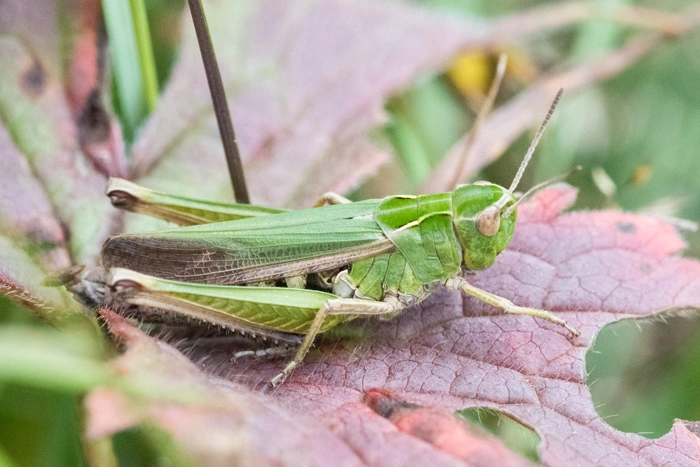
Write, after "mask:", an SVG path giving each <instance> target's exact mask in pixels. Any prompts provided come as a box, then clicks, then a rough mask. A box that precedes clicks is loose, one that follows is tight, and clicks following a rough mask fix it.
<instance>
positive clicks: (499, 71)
mask: <svg viewBox="0 0 700 467" xmlns="http://www.w3.org/2000/svg"><path fill="white" fill-rule="evenodd" d="M507 64H508V56H507V55H506V54H504V53H502V54H501V55H499V56H498V65H496V75H495V76H494V78H493V82H492V83H491V87H490V88H489V92H488V94H487V95H486V99H485V100H484V102H483V104H482V105H481V108H480V109H479V113H478V114H477V115H476V120H474V125H472V130H471V131H470V132H469V138H468V139H467V141H466V143H465V144H464V150H463V151H462V159H461V162H460V164H459V167H457V170H456V171H455V178H454V180H453V181H452V184H451V186H452V187H456V186H457V185H458V184H459V183H460V182H461V180H462V178H463V177H464V176H463V172H464V167H465V166H466V165H467V160H468V159H469V156H470V155H471V152H472V149H473V148H474V141H476V137H477V136H478V135H479V130H481V125H482V124H483V123H484V121H485V120H486V117H487V116H488V114H489V113H491V109H492V108H493V103H494V101H495V100H496V95H497V94H498V91H499V89H501V83H502V82H503V76H505V74H506V65H507Z"/></svg>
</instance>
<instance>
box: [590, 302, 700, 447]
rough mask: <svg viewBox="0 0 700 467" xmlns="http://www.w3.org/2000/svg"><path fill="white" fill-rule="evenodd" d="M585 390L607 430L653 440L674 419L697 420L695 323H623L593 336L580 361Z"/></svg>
mask: <svg viewBox="0 0 700 467" xmlns="http://www.w3.org/2000/svg"><path fill="white" fill-rule="evenodd" d="M586 368H587V371H588V380H587V384H588V387H589V388H590V391H591V397H592V399H593V404H594V405H595V408H596V411H597V412H598V415H600V416H601V417H602V418H603V419H604V420H605V421H606V422H607V423H608V424H609V425H611V426H612V427H614V428H617V429H618V430H621V431H625V432H628V433H637V434H640V435H643V436H646V437H647V438H659V437H661V436H663V435H665V434H666V433H668V431H669V430H670V429H671V425H672V424H673V419H674V418H681V419H684V420H700V406H699V405H698V403H697V388H698V386H700V319H698V317H697V315H696V314H693V315H692V316H690V315H683V316H678V315H676V316H667V317H665V318H664V319H663V320H661V319H658V320H653V321H640V320H625V321H620V322H617V323H613V324H610V325H608V326H606V327H605V328H603V330H602V331H601V332H600V334H598V337H597V339H596V342H595V345H594V346H593V348H592V349H591V350H589V352H588V354H587V355H586Z"/></svg>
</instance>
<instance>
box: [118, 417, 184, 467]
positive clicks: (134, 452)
mask: <svg viewBox="0 0 700 467" xmlns="http://www.w3.org/2000/svg"><path fill="white" fill-rule="evenodd" d="M112 443H113V446H114V453H115V455H116V457H117V459H118V461H119V465H170V466H174V467H180V466H182V467H184V466H190V465H194V464H193V463H192V460H191V459H189V458H188V456H186V454H185V453H184V452H183V451H182V449H180V447H179V446H178V445H177V444H176V443H175V440H173V439H172V437H171V436H170V435H169V434H168V433H167V432H165V431H163V430H162V429H160V428H157V427H155V426H151V425H148V424H143V425H139V426H136V427H132V428H129V429H127V430H124V431H120V432H119V433H117V434H115V435H114V436H113V437H112Z"/></svg>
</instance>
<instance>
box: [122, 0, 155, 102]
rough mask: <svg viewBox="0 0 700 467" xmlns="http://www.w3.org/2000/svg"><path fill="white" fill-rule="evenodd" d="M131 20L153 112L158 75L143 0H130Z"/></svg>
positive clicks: (145, 88)
mask: <svg viewBox="0 0 700 467" xmlns="http://www.w3.org/2000/svg"><path fill="white" fill-rule="evenodd" d="M129 4H130V6H131V20H132V22H133V23H134V37H135V38H136V48H137V52H138V57H139V65H140V69H141V82H142V85H143V92H144V96H145V98H146V106H147V110H148V113H150V112H153V110H155V108H156V103H157V102H158V76H157V74H156V65H155V60H154V58H153V45H152V44H151V32H150V31H149V28H148V18H147V16H146V7H145V5H144V2H143V0H129Z"/></svg>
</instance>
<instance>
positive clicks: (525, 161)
mask: <svg viewBox="0 0 700 467" xmlns="http://www.w3.org/2000/svg"><path fill="white" fill-rule="evenodd" d="M563 92H564V88H560V89H559V92H558V93H557V96H556V97H555V98H554V101H553V102H552V105H550V106H549V111H548V112H547V116H546V117H544V121H543V122H542V125H540V129H539V130H538V131H537V134H536V135H535V138H534V139H533V140H532V143H530V147H529V148H528V149H527V152H526V153H525V159H523V161H522V162H521V163H520V167H519V168H518V173H516V174H515V178H514V179H513V183H511V184H510V188H508V191H510V192H511V193H513V192H514V191H515V189H516V188H518V184H519V183H520V179H521V178H522V177H523V173H524V172H525V169H526V168H527V164H528V163H529V162H530V159H531V158H532V154H533V153H534V152H535V148H536V147H537V144H538V143H539V142H540V139H541V138H542V134H543V133H544V129H545V128H546V127H547V123H549V119H550V118H552V114H553V113H554V109H556V108H557V104H558V103H559V99H560V98H561V95H562V93H563Z"/></svg>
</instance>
